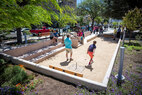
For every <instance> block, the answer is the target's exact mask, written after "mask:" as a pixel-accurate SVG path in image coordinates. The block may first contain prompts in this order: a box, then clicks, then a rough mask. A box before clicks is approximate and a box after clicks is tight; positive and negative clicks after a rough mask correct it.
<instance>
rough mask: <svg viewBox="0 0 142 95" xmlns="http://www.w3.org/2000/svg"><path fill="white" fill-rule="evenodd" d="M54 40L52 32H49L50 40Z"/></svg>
mask: <svg viewBox="0 0 142 95" xmlns="http://www.w3.org/2000/svg"><path fill="white" fill-rule="evenodd" d="M53 38H54V33H53V30H51V32H50V40H52V39H53Z"/></svg>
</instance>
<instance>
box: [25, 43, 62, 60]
mask: <svg viewBox="0 0 142 95" xmlns="http://www.w3.org/2000/svg"><path fill="white" fill-rule="evenodd" d="M62 46H63V44H59V45H57V46H54V47H53V48H49V49H47V50H44V51H42V52H38V53H36V54H33V55H31V56H27V57H25V58H23V59H25V60H30V59H32V58H35V57H38V56H40V55H43V54H45V53H47V52H49V51H52V50H54V49H57V48H59V47H62Z"/></svg>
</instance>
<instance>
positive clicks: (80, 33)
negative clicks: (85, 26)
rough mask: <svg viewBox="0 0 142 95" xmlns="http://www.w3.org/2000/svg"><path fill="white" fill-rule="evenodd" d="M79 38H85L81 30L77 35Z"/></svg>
mask: <svg viewBox="0 0 142 95" xmlns="http://www.w3.org/2000/svg"><path fill="white" fill-rule="evenodd" d="M77 36H79V37H81V36H83V33H82V31H81V29H79V31H78V33H77Z"/></svg>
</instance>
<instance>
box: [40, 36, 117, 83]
mask: <svg viewBox="0 0 142 95" xmlns="http://www.w3.org/2000/svg"><path fill="white" fill-rule="evenodd" d="M94 40H96V41H97V44H96V46H97V49H96V51H95V56H94V59H93V60H94V63H93V64H92V68H86V67H85V66H86V65H88V62H89V56H88V54H87V49H88V46H89V45H90V44H92V43H93V40H92V41H90V42H88V43H86V44H84V45H82V46H80V47H79V48H77V49H73V59H74V60H73V61H71V62H67V61H66V57H65V53H66V51H64V52H61V53H59V54H57V55H55V56H53V57H51V58H49V59H46V60H44V61H43V62H40V63H39V64H40V65H43V66H47V67H49V65H52V66H55V67H59V68H63V69H66V70H70V71H74V72H78V73H82V74H83V78H86V79H89V80H92V81H96V82H100V83H102V82H103V79H104V77H105V74H106V72H107V70H108V66H109V64H110V61H111V59H112V56H113V54H114V52H115V49H116V47H117V42H116V41H113V40H112V38H100V37H97V38H96V39H94Z"/></svg>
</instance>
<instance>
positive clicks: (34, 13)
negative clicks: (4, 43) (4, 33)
mask: <svg viewBox="0 0 142 95" xmlns="http://www.w3.org/2000/svg"><path fill="white" fill-rule="evenodd" d="M47 3H48V4H49V3H50V4H51V5H52V7H49V6H47V7H46V8H44V4H47ZM52 8H56V9H58V10H60V7H59V5H58V3H57V2H56V0H0V30H11V29H14V28H20V27H30V26H31V24H40V23H41V22H46V23H48V24H51V23H52V22H51V15H52V14H53V13H54V11H53V10H52Z"/></svg>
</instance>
